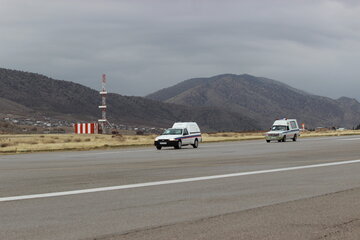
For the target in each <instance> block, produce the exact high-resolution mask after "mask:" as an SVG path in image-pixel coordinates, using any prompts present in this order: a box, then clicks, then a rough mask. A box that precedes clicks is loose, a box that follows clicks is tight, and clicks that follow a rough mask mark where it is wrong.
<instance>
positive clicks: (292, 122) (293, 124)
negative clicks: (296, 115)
mask: <svg viewBox="0 0 360 240" xmlns="http://www.w3.org/2000/svg"><path fill="white" fill-rule="evenodd" d="M290 124H291V128H293V129H294V128H297V126H296V123H295V122H294V121H291V122H290Z"/></svg>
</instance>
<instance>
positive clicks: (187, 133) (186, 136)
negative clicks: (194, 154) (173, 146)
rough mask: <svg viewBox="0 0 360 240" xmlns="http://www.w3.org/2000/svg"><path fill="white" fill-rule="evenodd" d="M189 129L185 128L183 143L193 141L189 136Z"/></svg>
mask: <svg viewBox="0 0 360 240" xmlns="http://www.w3.org/2000/svg"><path fill="white" fill-rule="evenodd" d="M189 137H190V136H189V131H188V130H187V129H186V128H184V133H183V138H182V143H183V144H190V142H191V138H189Z"/></svg>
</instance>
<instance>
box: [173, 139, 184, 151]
mask: <svg viewBox="0 0 360 240" xmlns="http://www.w3.org/2000/svg"><path fill="white" fill-rule="evenodd" d="M181 147H182V142H181V140H179V141H178V142H177V145H176V146H175V147H174V148H176V149H181Z"/></svg>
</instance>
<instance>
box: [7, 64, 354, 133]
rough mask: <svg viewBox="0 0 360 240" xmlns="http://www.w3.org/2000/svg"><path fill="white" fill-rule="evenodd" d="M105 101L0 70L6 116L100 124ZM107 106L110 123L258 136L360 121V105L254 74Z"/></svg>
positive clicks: (87, 91) (190, 83) (83, 90)
mask: <svg viewBox="0 0 360 240" xmlns="http://www.w3.org/2000/svg"><path fill="white" fill-rule="evenodd" d="M100 102H101V99H100V95H99V92H98V91H96V90H94V89H91V88H89V87H86V86H83V85H80V84H77V83H73V82H69V81H64V80H55V79H51V78H49V77H46V76H44V75H41V74H36V73H29V72H23V71H16V70H9V69H4V68H0V114H7V113H11V114H17V115H21V116H49V117H54V118H59V119H68V120H71V121H74V122H76V121H97V119H98V118H99V117H100V115H101V114H100V111H99V109H98V105H100ZM107 103H108V104H107V105H108V117H109V120H110V121H111V122H114V123H118V124H126V125H131V126H147V127H163V128H166V127H169V126H171V125H172V123H173V122H175V121H196V122H198V124H199V125H200V126H201V128H202V129H203V130H204V131H251V130H263V129H267V128H269V127H270V125H271V124H272V122H273V121H274V119H277V118H282V117H288V118H297V119H298V120H299V122H301V123H303V122H304V123H305V124H306V126H308V127H311V128H315V127H320V126H323V127H328V126H335V127H348V128H350V127H353V126H357V125H358V124H359V123H360V103H359V102H358V101H356V100H355V99H350V98H346V97H342V98H340V99H336V100H335V99H331V98H327V97H321V96H316V95H313V94H309V93H306V92H304V91H301V90H298V89H295V88H292V87H290V86H288V85H286V84H283V83H281V82H278V81H275V80H271V79H267V78H260V77H254V76H251V75H247V74H244V75H234V74H223V75H218V76H214V77H210V78H195V79H189V80H186V81H183V82H181V83H179V84H177V85H175V86H172V87H169V88H165V89H162V90H160V91H157V92H155V93H152V94H150V95H148V96H146V97H133V96H123V95H120V94H116V93H109V94H108V98H107Z"/></svg>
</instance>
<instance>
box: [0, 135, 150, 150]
mask: <svg viewBox="0 0 360 240" xmlns="http://www.w3.org/2000/svg"><path fill="white" fill-rule="evenodd" d="M155 137H156V136H155V135H151V136H134V135H124V136H123V135H75V134H59V135H56V134H49V135H38V134H32V135H0V154H1V153H23V152H39V151H61V150H90V149H97V148H108V147H124V146H141V145H150V144H152V143H153V141H154V138H155Z"/></svg>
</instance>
